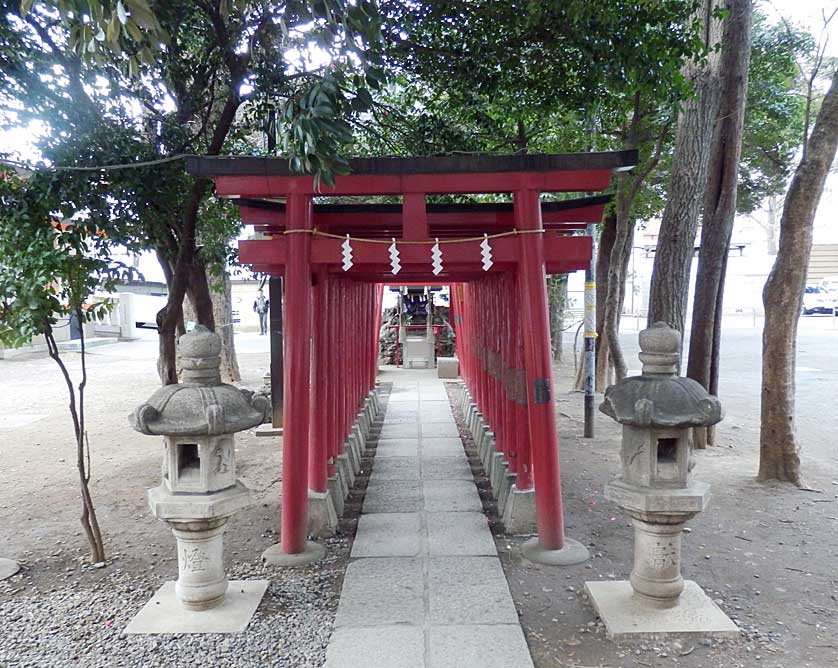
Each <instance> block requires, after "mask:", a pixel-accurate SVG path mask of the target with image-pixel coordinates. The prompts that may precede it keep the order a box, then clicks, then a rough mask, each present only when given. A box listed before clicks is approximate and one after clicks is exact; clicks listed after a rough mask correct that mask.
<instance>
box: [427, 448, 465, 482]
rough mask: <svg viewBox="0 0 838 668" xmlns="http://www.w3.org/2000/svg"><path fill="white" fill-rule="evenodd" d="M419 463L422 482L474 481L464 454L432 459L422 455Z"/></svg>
mask: <svg viewBox="0 0 838 668" xmlns="http://www.w3.org/2000/svg"><path fill="white" fill-rule="evenodd" d="M461 451H462V448H461ZM419 461H420V462H421V468H422V478H423V479H424V480H468V481H473V480H474V476H473V475H472V472H471V466H469V463H468V459H466V457H465V453H464V452H463V456H462V457H459V456H454V457H433V456H426V455H424V454H423V455H422V458H421V459H420V460H419Z"/></svg>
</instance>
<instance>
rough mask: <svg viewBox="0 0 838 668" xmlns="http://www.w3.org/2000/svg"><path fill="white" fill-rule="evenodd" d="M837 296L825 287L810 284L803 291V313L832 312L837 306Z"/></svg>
mask: <svg viewBox="0 0 838 668" xmlns="http://www.w3.org/2000/svg"><path fill="white" fill-rule="evenodd" d="M835 302H836V299H835V297H834V296H833V295H832V294H830V293H829V292H827V291H826V290H825V289H824V288H821V287H818V286H815V285H808V286H806V292H804V293H803V315H811V314H812V313H832V309H833V308H834V307H835V306H836V303H835Z"/></svg>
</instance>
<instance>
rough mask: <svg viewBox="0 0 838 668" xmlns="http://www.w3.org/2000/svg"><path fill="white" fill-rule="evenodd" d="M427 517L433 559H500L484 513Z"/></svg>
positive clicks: (432, 515) (431, 514)
mask: <svg viewBox="0 0 838 668" xmlns="http://www.w3.org/2000/svg"><path fill="white" fill-rule="evenodd" d="M426 517H427V522H428V546H429V550H430V555H431V556H432V557H441V556H487V557H494V556H497V553H498V552H497V548H496V547H495V541H494V539H493V538H492V532H491V531H489V524H488V522H487V521H486V516H485V515H484V514H483V513H477V512H471V513H451V512H448V513H427V516H426ZM356 540H357V539H356Z"/></svg>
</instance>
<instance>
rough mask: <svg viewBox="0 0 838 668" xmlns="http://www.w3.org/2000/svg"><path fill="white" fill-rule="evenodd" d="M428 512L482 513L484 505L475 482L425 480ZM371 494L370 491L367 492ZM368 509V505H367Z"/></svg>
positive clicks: (426, 508) (424, 488) (423, 485)
mask: <svg viewBox="0 0 838 668" xmlns="http://www.w3.org/2000/svg"><path fill="white" fill-rule="evenodd" d="M422 487H423V492H424V496H425V510H427V511H428V512H432V513H433V512H445V511H448V512H469V511H472V512H478V513H479V512H481V511H482V510H483V504H481V503H480V496H479V495H478V494H477V488H476V487H475V486H474V483H473V482H469V481H467V480H425V481H423V482H422ZM367 494H369V491H367ZM365 507H366V504H365Z"/></svg>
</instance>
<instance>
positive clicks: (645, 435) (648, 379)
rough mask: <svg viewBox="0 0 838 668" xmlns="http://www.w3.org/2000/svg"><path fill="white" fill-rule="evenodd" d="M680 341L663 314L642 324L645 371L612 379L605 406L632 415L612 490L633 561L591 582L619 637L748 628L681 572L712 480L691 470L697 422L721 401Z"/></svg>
mask: <svg viewBox="0 0 838 668" xmlns="http://www.w3.org/2000/svg"><path fill="white" fill-rule="evenodd" d="M680 345H681V337H680V334H679V333H678V332H676V331H675V330H673V329H670V328H669V327H667V326H666V325H665V324H663V323H655V324H654V325H652V327H650V328H649V329H646V330H644V331H643V332H641V333H640V350H641V353H640V360H641V362H643V374H642V375H641V376H634V377H632V378H626V379H625V380H623V381H621V382H619V383H617V384H616V385H613V386H611V387H609V388H608V389H607V390H606V392H605V400H604V401H603V403H602V405H601V406H600V410H601V411H602V412H603V413H605V414H606V415H608V416H609V417H611V418H613V419H614V420H616V421H617V422H619V423H620V424H622V425H623V437H622V445H621V453H620V454H621V457H620V459H621V463H622V474H621V475H620V477H618V478H617V479H615V480H613V481H611V482H610V483H609V484H608V485H606V488H605V496H606V497H607V498H608V499H609V500H610V501H613V502H614V503H616V504H617V505H618V506H619V507H620V508H621V509H622V510H623V511H624V512H625V513H626V514H627V515H628V516H629V517H631V519H632V523H633V525H634V567H633V568H632V571H631V575H630V577H629V580H628V581H619V582H613V581H598V582H586V583H585V588H586V589H587V591H588V595H589V596H590V599H591V602H592V603H593V605H594V608H595V609H596V611H597V613H598V614H599V616H600V618H601V619H602V621H603V623H604V624H605V628H606V632H607V634H608V636H609V637H610V638H613V639H615V640H641V639H656V638H677V637H702V638H706V637H712V638H718V639H735V638H738V637H739V629H738V628H737V627H736V625H735V624H734V623H733V622H732V621H731V620H730V619H729V618H728V616H727V615H725V613H724V612H722V610H721V609H720V608H719V607H718V606H717V605H716V604H715V603H714V602H713V601H712V600H711V599H710V598H709V597H708V596H707V595H706V594H705V593H704V592H703V591H702V590H701V588H700V587H699V586H698V585H697V584H696V583H695V582H692V581H689V580H686V581H685V580H684V579H683V577H682V576H681V536H682V534H683V530H684V525H685V523H686V522H687V521H688V520H689V519H691V518H692V517H694V516H695V515H696V514H698V513H700V512H702V511H703V510H704V509H705V508H706V506H707V502H708V500H709V498H710V486H709V485H708V484H707V483H704V482H700V481H695V480H692V479H691V477H690V469H691V468H692V459H691V455H692V444H691V439H690V437H691V431H692V429H693V428H694V427H706V426H709V425H712V424H715V423H717V422H719V421H720V420H721V419H722V409H721V405H720V404H719V401H718V399H716V398H715V397H712V396H710V395H708V394H707V392H705V390H704V388H703V387H702V386H701V385H699V384H698V383H696V382H695V381H693V380H691V379H689V378H682V377H679V376H678V375H677V373H676V369H677V366H678V362H679V359H680Z"/></svg>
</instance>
